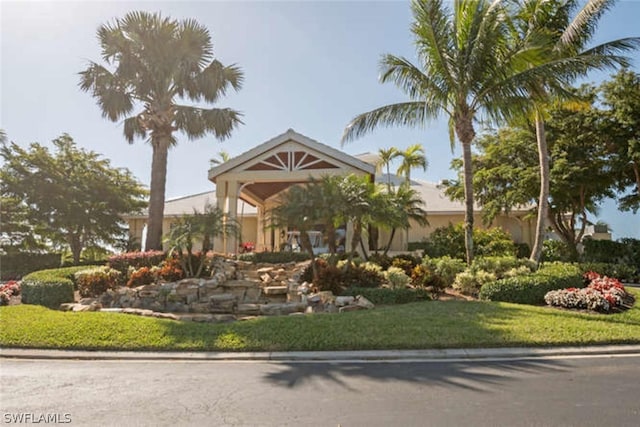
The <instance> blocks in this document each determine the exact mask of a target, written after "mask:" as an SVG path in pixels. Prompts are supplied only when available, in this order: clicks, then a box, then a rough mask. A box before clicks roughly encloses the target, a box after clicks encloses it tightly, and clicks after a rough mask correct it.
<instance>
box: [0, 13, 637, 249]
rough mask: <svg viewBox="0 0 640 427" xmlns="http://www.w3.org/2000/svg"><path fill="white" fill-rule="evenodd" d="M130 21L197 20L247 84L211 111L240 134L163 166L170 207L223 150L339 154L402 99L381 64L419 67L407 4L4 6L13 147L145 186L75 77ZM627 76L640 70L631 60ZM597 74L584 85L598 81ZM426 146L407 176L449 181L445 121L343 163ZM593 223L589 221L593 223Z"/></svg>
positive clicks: (613, 29)
mask: <svg viewBox="0 0 640 427" xmlns="http://www.w3.org/2000/svg"><path fill="white" fill-rule="evenodd" d="M131 10H147V11H152V12H157V11H160V12H162V14H163V15H165V16H171V17H173V18H178V19H182V18H195V19H197V20H198V21H199V22H200V23H202V24H203V25H205V26H206V27H207V28H208V29H209V30H210V32H211V35H212V39H213V43H214V51H215V55H216V56H217V58H218V59H219V60H220V61H221V62H222V63H224V64H231V63H236V64H238V65H239V66H240V67H241V68H242V69H243V71H244V74H245V83H244V86H243V88H242V89H241V90H240V91H239V92H237V93H229V94H228V96H227V97H226V98H223V99H222V100H221V101H220V102H219V103H218V104H217V105H218V106H221V107H232V108H235V109H238V110H240V111H242V112H243V114H244V118H243V121H244V122H245V125H243V126H241V127H240V128H239V129H238V130H237V131H236V132H235V133H234V134H233V136H232V137H231V138H230V139H228V140H226V141H223V142H219V141H217V140H215V139H214V138H213V137H211V138H203V139H201V140H198V141H187V140H186V138H183V137H182V136H181V135H178V138H179V140H180V142H179V145H178V146H177V147H176V148H174V149H172V151H171V152H170V155H169V165H168V176H167V190H166V195H167V197H168V198H171V197H177V196H183V195H187V194H193V193H198V192H203V191H208V190H211V189H212V185H213V184H211V183H210V182H209V181H208V180H207V170H208V164H209V162H208V161H209V159H210V158H211V157H214V156H216V155H217V153H218V152H219V151H221V150H225V151H227V152H229V153H230V154H231V155H238V154H240V153H242V152H244V151H246V150H248V149H250V148H252V147H254V146H256V145H257V144H260V143H262V142H264V141H266V140H268V139H270V138H272V137H274V136H276V135H278V134H280V133H282V132H284V131H286V130H287V129H288V128H293V129H295V130H296V131H298V132H300V133H302V134H304V135H307V136H309V137H311V138H313V139H316V140H318V141H320V142H323V143H325V144H328V145H331V146H333V147H336V148H340V146H339V141H340V137H341V135H342V131H343V129H344V127H345V125H346V124H347V123H348V122H349V120H350V119H351V118H353V117H354V116H355V115H357V114H359V113H362V112H364V111H368V110H370V109H372V108H375V107H378V106H380V105H384V104H389V103H393V102H398V101H402V100H404V97H403V95H402V93H401V92H400V91H399V90H398V89H396V88H395V87H394V86H392V85H382V84H380V83H378V60H379V58H380V55H381V54H383V53H393V54H395V55H403V56H406V57H408V58H410V59H414V50H413V46H412V38H411V35H410V33H409V25H410V22H411V13H410V10H409V3H408V2H407V1H385V2H364V1H342V2H326V1H295V2H266V1H262V2H244V1H234V2H219V1H190V0H186V1H174V2H158V1H153V2H152V1H140V2H134V1H109V2H101V1H76V2H73V1H36V2H31V1H18V2H12V1H5V0H2V3H1V4H0V28H1V29H0V31H1V32H0V47H1V51H0V53H1V57H0V59H1V70H0V73H1V76H0V82H1V86H0V93H1V105H0V127H1V128H3V129H4V130H5V131H6V132H7V134H8V136H9V139H11V140H13V141H15V142H17V143H19V144H21V145H27V144H28V143H30V142H40V143H49V142H50V141H51V140H52V139H54V138H56V137H57V136H59V135H61V134H62V133H64V132H67V133H69V134H70V135H71V136H72V137H73V138H74V139H75V141H76V142H77V143H78V144H79V145H80V146H81V147H84V148H86V149H90V150H94V151H96V152H98V153H101V154H102V155H104V156H105V157H106V158H108V159H110V160H111V161H112V164H113V165H114V166H118V167H126V168H128V169H130V170H131V171H132V172H133V173H134V174H135V176H136V177H137V178H138V179H139V180H140V181H141V182H142V183H144V184H148V183H149V178H150V164H151V147H150V146H149V145H148V144H146V143H145V142H144V141H137V142H136V143H134V144H133V145H129V144H127V143H126V141H125V140H124V137H123V135H122V124H121V123H113V122H110V121H108V120H106V119H103V118H102V116H101V112H100V109H99V108H98V106H97V105H96V103H95V101H94V99H93V98H92V97H91V96H90V95H89V94H87V93H84V92H81V91H80V90H79V88H78V81H79V79H78V74H77V73H78V72H80V71H81V70H83V69H84V68H86V66H87V63H88V61H89V60H96V61H97V60H99V59H100V50H99V46H98V42H97V39H96V30H97V28H98V27H99V26H100V25H101V24H104V23H106V22H109V21H111V20H113V19H114V18H116V17H122V16H124V14H126V13H127V12H128V11H131ZM639 18H640V1H638V0H626V1H620V2H619V3H618V4H617V6H616V7H615V8H614V10H612V11H611V12H609V14H608V15H606V16H605V17H604V18H603V19H602V21H601V26H600V28H599V29H598V33H597V35H596V38H595V40H594V42H601V41H605V40H611V39H613V38H619V37H629V36H639V35H640V27H639V26H638V19H639ZM633 56H634V69H635V70H636V71H639V70H640V59H639V56H640V54H638V53H637V52H636V53H634V54H633ZM605 77H606V74H598V75H592V76H590V78H589V79H588V80H589V81H597V80H600V79H602V78H605ZM415 143H421V144H423V145H424V147H425V150H426V153H427V158H428V160H429V164H430V165H429V169H428V170H427V172H426V173H423V172H418V171H416V172H414V173H413V175H412V176H415V177H416V178H421V179H426V180H428V181H432V182H438V181H440V180H441V179H445V178H452V177H453V174H452V172H451V171H450V170H449V163H450V161H451V159H452V158H453V156H457V155H459V152H458V151H457V150H456V151H455V152H454V153H453V154H452V152H451V149H450V144H449V136H448V131H447V125H446V119H445V118H444V117H443V118H441V119H440V120H437V121H434V122H432V123H429V124H428V125H427V126H425V127H424V128H422V129H413V130H409V129H403V128H391V129H380V130H377V131H375V132H373V133H371V134H370V135H368V136H366V137H364V138H362V139H360V140H358V141H355V142H352V143H349V144H348V145H346V146H345V147H344V151H346V152H347V153H350V154H359V153H363V152H367V151H370V152H375V151H377V150H378V149H379V148H387V147H390V146H395V147H399V148H406V147H407V146H409V145H411V144H415ZM593 219H596V218H593ZM598 219H602V220H604V221H606V222H608V223H609V224H610V225H611V226H612V228H613V232H614V238H618V237H625V236H631V237H637V238H640V220H639V219H640V217H639V215H633V214H630V213H627V214H621V213H619V212H617V211H616V209H615V203H613V202H608V203H605V204H604V205H603V207H602V209H601V212H600V215H599V217H598Z"/></svg>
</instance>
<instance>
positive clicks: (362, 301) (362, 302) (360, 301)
mask: <svg viewBox="0 0 640 427" xmlns="http://www.w3.org/2000/svg"><path fill="white" fill-rule="evenodd" d="M356 305H358V306H360V307H363V308H367V309H372V308H374V307H375V305H373V303H372V302H371V301H369V300H368V299H366V298H365V297H363V296H362V295H358V296H357V297H356Z"/></svg>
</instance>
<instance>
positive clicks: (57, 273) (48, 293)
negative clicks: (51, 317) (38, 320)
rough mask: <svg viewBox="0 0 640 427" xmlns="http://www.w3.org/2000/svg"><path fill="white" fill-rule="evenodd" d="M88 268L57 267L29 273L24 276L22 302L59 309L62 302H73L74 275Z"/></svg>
mask: <svg viewBox="0 0 640 427" xmlns="http://www.w3.org/2000/svg"><path fill="white" fill-rule="evenodd" d="M86 268H87V267H84V266H79V267H66V268H56V269H51V270H40V271H36V272H33V273H31V274H27V275H26V276H24V277H23V278H22V284H21V285H22V303H23V304H37V305H43V306H45V307H48V308H54V309H57V308H58V307H60V304H62V303H65V302H73V300H74V294H73V288H74V282H73V280H74V279H73V275H74V274H75V273H76V272H78V271H81V270H85V269H86Z"/></svg>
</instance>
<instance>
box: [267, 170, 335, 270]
mask: <svg viewBox="0 0 640 427" xmlns="http://www.w3.org/2000/svg"><path fill="white" fill-rule="evenodd" d="M310 185H311V186H312V188H320V186H318V184H317V183H314V184H307V185H304V186H302V185H295V186H293V187H290V188H289V189H288V190H287V191H285V192H283V193H282V194H281V195H280V196H279V200H278V204H277V206H276V207H274V208H273V209H271V210H270V211H269V212H268V219H269V222H270V226H271V227H273V228H289V227H291V228H294V229H296V230H298V231H299V232H300V247H301V248H302V250H304V251H305V252H307V253H308V254H309V257H310V258H311V268H312V271H313V282H314V283H317V279H318V271H317V266H316V262H315V254H314V252H313V244H312V243H311V239H310V238H309V235H308V234H307V232H308V231H311V230H312V229H313V227H314V226H315V225H316V224H318V223H320V222H321V221H322V220H323V217H322V213H321V209H319V206H321V204H322V203H323V200H322V199H321V198H319V197H318V196H319V192H317V191H310V189H309V187H310Z"/></svg>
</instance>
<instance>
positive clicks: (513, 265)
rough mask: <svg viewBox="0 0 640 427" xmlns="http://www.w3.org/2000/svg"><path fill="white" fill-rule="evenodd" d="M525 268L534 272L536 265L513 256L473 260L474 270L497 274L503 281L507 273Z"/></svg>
mask: <svg viewBox="0 0 640 427" xmlns="http://www.w3.org/2000/svg"><path fill="white" fill-rule="evenodd" d="M520 267H524V268H526V269H528V270H529V272H532V271H533V270H535V268H536V264H535V263H534V262H533V261H530V260H528V259H525V258H514V257H512V256H499V257H497V256H492V257H478V258H476V259H474V260H473V265H472V266H471V268H472V269H474V270H484V271H487V272H489V273H492V274H495V276H496V278H497V279H502V278H503V277H504V276H505V273H506V272H508V271H510V270H514V269H518V268H520Z"/></svg>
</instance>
